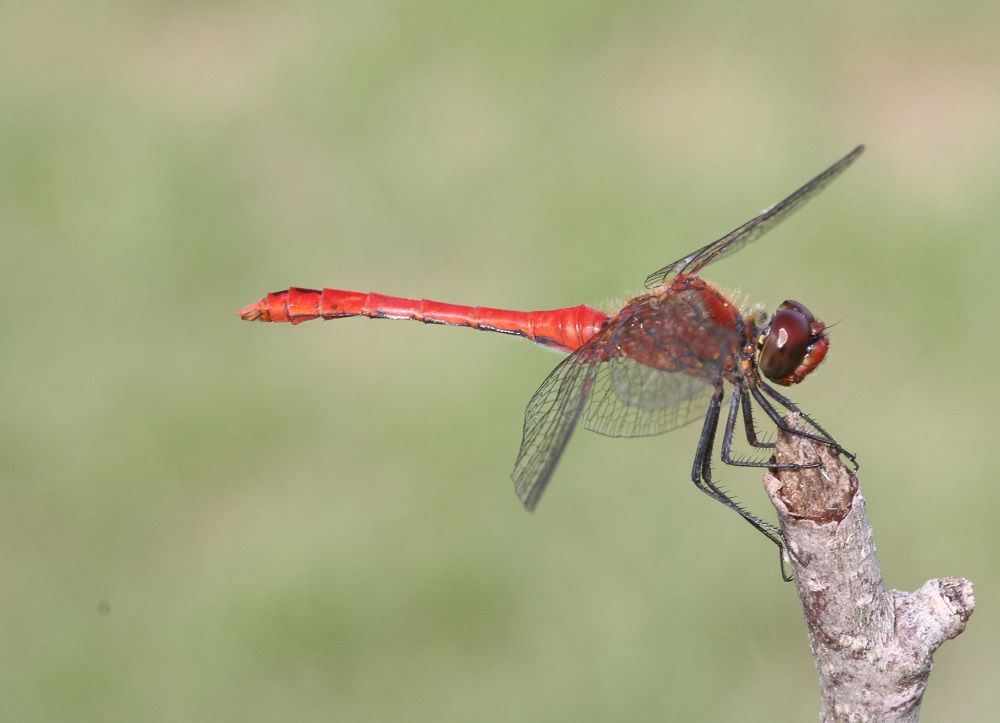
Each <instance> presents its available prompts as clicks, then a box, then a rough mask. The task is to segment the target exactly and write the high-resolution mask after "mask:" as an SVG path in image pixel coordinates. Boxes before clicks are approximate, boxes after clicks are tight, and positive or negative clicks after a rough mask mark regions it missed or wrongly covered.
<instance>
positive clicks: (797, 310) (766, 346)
mask: <svg viewBox="0 0 1000 723" xmlns="http://www.w3.org/2000/svg"><path fill="white" fill-rule="evenodd" d="M813 321H814V319H813V315H812V314H810V313H809V310H808V309H806V307H804V306H802V304H799V303H798V302H794V301H786V302H785V303H784V304H782V305H781V306H779V307H778V310H777V311H776V312H775V313H774V316H773V317H772V319H771V324H770V326H769V327H768V330H767V334H766V335H765V337H764V341H763V343H762V344H761V345H760V360H759V365H760V370H761V371H762V372H763V373H764V376H766V377H767V378H768V379H770V380H771V381H773V382H776V383H778V384H791V383H794V382H792V381H791V380H790V379H789V377H791V375H792V374H793V372H795V370H796V369H798V368H799V365H801V364H802V360H803V359H805V357H806V354H807V353H809V346H810V344H811V343H812V342H813V334H812V331H813V330H812V326H813Z"/></svg>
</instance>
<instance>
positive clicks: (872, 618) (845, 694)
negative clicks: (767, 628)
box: [764, 414, 975, 723]
mask: <svg viewBox="0 0 1000 723" xmlns="http://www.w3.org/2000/svg"><path fill="white" fill-rule="evenodd" d="M788 421H789V422H790V423H791V424H793V425H795V424H796V423H797V421H798V420H797V415H794V414H792V415H789V417H788ZM775 458H776V460H777V461H778V462H780V463H786V462H793V463H798V464H808V463H811V462H815V461H816V460H819V461H820V462H821V466H820V467H818V468H815V469H802V470H782V471H774V472H769V473H768V474H766V475H765V477H764V488H765V489H766V490H767V494H768V496H769V497H770V498H771V501H772V502H773V503H774V506H775V508H776V509H777V510H778V518H779V520H780V524H781V529H782V531H783V532H784V534H785V539H786V541H787V543H788V545H789V546H790V548H791V549H792V551H793V552H794V555H792V568H793V570H794V572H795V584H796V587H797V588H798V593H799V601H800V602H801V603H802V611H803V613H804V614H805V618H806V626H807V628H808V630H809V644H810V647H811V648H812V653H813V657H814V658H815V661H816V667H817V669H818V671H819V679H820V692H821V694H822V699H823V707H822V711H821V713H820V718H821V720H822V721H824V722H832V721H838V722H839V721H851V722H852V723H853V722H860V721H907V722H911V721H916V720H917V719H918V718H919V716H920V703H921V700H922V696H923V694H924V689H925V688H926V687H927V681H928V678H929V676H930V672H931V666H932V662H933V661H932V656H933V654H934V651H935V650H937V648H938V647H939V646H940V645H941V644H942V643H943V642H944V641H946V640H950V639H951V638H954V637H955V636H957V635H958V634H959V633H961V632H962V631H963V630H964V629H965V624H966V622H967V621H968V619H969V616H970V615H972V610H973V607H974V606H975V598H974V597H973V590H972V583H971V582H970V581H969V580H966V579H964V578H955V577H946V578H941V579H939V580H928V581H927V582H926V583H924V584H923V586H921V588H920V589H919V590H917V591H916V592H910V593H908V592H901V591H899V590H888V591H887V590H886V589H885V585H884V584H883V581H882V570H881V567H880V566H879V561H878V556H877V555H876V554H875V544H874V542H873V541H872V530H871V524H870V523H869V521H868V515H867V513H866V512H865V500H864V497H863V496H862V495H861V489H860V487H859V485H858V478H857V476H856V475H855V474H854V473H852V472H850V471H849V470H848V469H847V468H846V467H845V466H844V464H843V463H842V462H841V461H840V459H839V458H838V457H837V456H835V455H833V454H832V453H831V451H830V449H829V448H828V447H827V446H826V445H823V444H819V443H816V442H812V441H810V440H808V439H804V438H802V437H796V436H793V435H789V434H785V433H781V432H779V435H778V440H777V446H776V449H775ZM796 558H797V559H796ZM803 563H804V564H803Z"/></svg>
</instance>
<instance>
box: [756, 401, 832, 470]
mask: <svg viewBox="0 0 1000 723" xmlns="http://www.w3.org/2000/svg"><path fill="white" fill-rule="evenodd" d="M750 393H751V394H752V395H753V398H754V399H755V400H756V401H757V404H759V405H760V408H761V409H763V410H764V413H765V414H767V416H768V417H770V418H771V421H772V422H774V424H775V426H777V427H778V428H779V429H781V430H782V431H783V432H787V433H788V434H794V435H795V436H796V437H804V438H805V439H811V440H813V441H814V442H819V443H820V444H825V445H827V446H828V447H832V448H833V449H834V450H835V451H836V452H837V453H838V454H839V453H840V452H843V450H842V449H841V448H840V445H839V444H837V442H836V441H835V440H834V439H832V438H831V437H829V436H828V435H824V436H820V435H818V434H813V433H812V432H807V431H806V430H804V429H796V428H795V427H790V426H788V422H786V421H785V419H784V417H782V416H781V415H780V414H779V413H778V410H777V409H775V408H774V405H773V404H771V402H770V401H768V399H767V397H765V396H764V394H763V393H762V392H761V391H760V389H759V388H758V386H757V385H756V384H752V385H751V386H750ZM790 411H793V412H794V411H797V410H795V409H792V410H790ZM817 431H819V430H817Z"/></svg>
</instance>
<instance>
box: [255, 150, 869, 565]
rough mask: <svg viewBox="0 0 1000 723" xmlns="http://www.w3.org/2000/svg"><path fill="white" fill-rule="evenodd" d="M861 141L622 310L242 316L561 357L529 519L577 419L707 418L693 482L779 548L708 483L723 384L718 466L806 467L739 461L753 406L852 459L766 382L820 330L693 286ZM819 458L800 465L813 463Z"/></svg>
mask: <svg viewBox="0 0 1000 723" xmlns="http://www.w3.org/2000/svg"><path fill="white" fill-rule="evenodd" d="M863 150H864V146H858V147H857V148H855V149H854V150H853V151H851V152H850V153H849V154H847V155H846V156H844V157H843V158H842V159H841V160H839V161H837V162H836V163H835V164H833V165H832V166H830V167H829V168H828V169H826V170H825V171H823V172H822V173H821V174H819V175H818V176H816V177H815V178H813V179H812V180H811V181H809V182H808V183H806V184H805V185H804V186H802V187H801V188H799V189H798V190H797V191H795V192H794V193H792V194H791V195H790V196H788V197H787V198H785V199H784V200H782V201H779V202H778V203H776V204H774V205H773V206H771V207H770V208H768V209H766V210H765V211H763V212H761V213H760V214H759V215H758V216H756V217H754V218H752V219H751V220H749V221H747V222H746V223H744V224H743V225H741V226H739V227H737V228H735V229H733V230H732V231H730V232H729V233H727V234H726V235H725V236H723V237H722V238H720V239H719V240H717V241H713V242H712V243H710V244H707V245H705V246H702V247H701V248H699V249H698V250H696V251H692V252H691V253H689V254H687V255H686V256H684V257H682V258H680V259H678V260H677V261H674V262H673V263H671V264H668V265H666V266H664V267H663V268H662V269H660V270H658V271H655V272H653V273H652V274H650V275H649V276H648V277H647V278H646V288H647V289H649V290H648V291H647V292H646V293H643V294H640V295H639V296H636V297H635V298H633V299H631V300H630V301H629V302H628V303H626V304H625V306H623V307H622V308H621V310H619V311H618V312H617V313H615V314H614V315H611V316H609V315H608V314H604V313H603V312H601V311H598V310H597V309H593V308H591V307H589V306H585V305H581V306H574V307H571V308H565V309H553V310H549V311H508V310H504V309H490V308H485V307H478V306H460V305H455V304H445V303H441V302H438V301H429V300H426V299H422V300H415V299H403V298H399V297H395V296H384V295H382V294H375V293H367V294H366V293H359V292H354V291H340V290H337V289H323V290H322V291H318V290H314V289H300V288H290V289H287V290H285V291H277V292H274V293H271V294H268V295H267V296H266V297H264V298H263V299H261V300H260V301H258V302H256V303H254V304H251V305H250V306H247V307H246V308H244V309H242V310H241V311H240V312H239V315H240V316H241V317H242V318H243V319H246V320H247V321H290V322H291V323H293V324H299V323H301V322H303V321H308V320H310V319H319V318H323V319H339V318H342V317H345V316H368V317H371V318H377V319H413V320H416V321H422V322H424V323H427V324H449V325H453V326H467V327H471V328H473V329H481V330H484V331H496V332H500V333H504V334H514V335H517V336H522V337H525V338H527V339H530V340H531V341H533V342H536V343H538V344H543V345H545V346H548V347H552V348H555V349H558V350H560V351H563V352H567V353H568V356H567V357H566V358H565V359H564V360H563V361H562V362H561V363H560V364H559V365H558V366H557V367H556V368H555V369H554V370H553V371H552V373H551V374H549V376H548V377H547V378H546V379H545V381H544V382H542V386H541V387H539V389H538V391H537V392H535V395H534V396H533V397H532V398H531V401H529V402H528V406H527V409H526V410H525V415H524V436H523V438H522V440H521V450H520V452H519V453H518V455H517V461H516V462H515V463H514V471H513V473H512V475H511V476H512V477H513V479H514V486H515V489H516V491H517V494H518V496H519V497H520V498H521V500H522V502H523V503H524V506H525V507H526V508H528V509H529V510H531V509H534V507H535V505H536V504H538V500H539V498H540V497H541V496H542V492H544V491H545V487H546V485H547V484H548V482H549V479H550V478H551V477H552V473H553V471H554V470H555V468H556V463H557V462H558V461H559V457H560V456H561V455H562V453H563V449H565V447H566V443H567V442H568V441H569V438H570V435H571V434H572V433H573V429H574V428H575V427H576V425H577V423H578V422H579V421H581V420H582V421H583V425H584V426H585V427H587V428H588V429H591V430H593V431H595V432H599V433H601V434H605V435H608V436H611V437H640V436H647V435H654V434H661V433H663V432H667V431H670V430H672V429H675V428H677V427H680V426H682V425H685V424H688V423H690V422H693V421H695V420H696V419H699V418H702V419H703V420H704V422H703V424H702V429H701V434H700V436H699V438H698V446H697V447H696V450H695V455H694V464H693V466H692V469H691V479H692V480H693V481H694V483H695V485H696V486H697V487H698V488H699V489H700V490H701V491H702V492H705V493H706V494H707V495H708V496H709V497H712V498H714V499H716V500H718V501H719V502H721V503H722V504H724V505H726V506H727V507H729V508H731V509H733V510H735V511H736V512H738V513H739V514H740V515H741V516H742V517H743V518H744V519H745V520H747V521H748V522H749V523H750V524H751V525H753V526H754V527H755V528H756V529H757V530H759V531H760V532H761V533H763V534H764V536H765V537H767V538H768V539H769V540H771V541H772V542H773V543H775V544H776V545H778V547H779V548H780V549H784V541H783V539H782V536H781V532H780V530H778V529H777V528H776V527H775V526H774V525H771V524H769V523H767V522H764V521H763V520H761V519H760V518H759V517H756V516H755V515H753V514H751V513H750V512H748V511H747V510H746V509H744V508H743V507H742V506H740V505H739V504H738V503H737V502H735V501H734V500H733V499H731V498H730V497H729V495H728V494H726V492H725V491H724V490H723V489H722V488H720V487H719V485H718V484H717V483H716V482H715V480H714V479H713V477H712V456H713V455H712V448H713V445H714V443H715V438H716V434H717V430H718V426H719V418H720V415H721V411H722V406H723V396H724V393H725V389H726V383H728V384H730V385H732V393H731V396H730V401H729V409H728V416H727V418H726V426H725V431H724V433H723V437H722V451H721V455H720V456H721V459H722V461H723V462H724V463H725V464H728V465H733V466H737V467H767V468H771V469H787V468H795V469H798V468H801V466H796V465H785V466H783V465H778V464H775V463H774V462H772V461H762V460H747V459H740V458H736V457H734V456H733V453H732V443H733V435H734V433H735V430H736V426H737V423H738V421H739V419H740V416H741V411H742V421H743V427H744V430H745V434H746V438H747V441H748V442H749V444H750V445H751V446H752V447H755V448H758V449H768V448H772V447H773V446H774V444H773V443H767V442H763V441H761V440H760V439H759V438H758V436H757V432H756V427H755V424H754V419H753V402H756V403H757V405H758V406H759V407H760V408H761V409H762V410H763V412H764V414H766V415H767V416H768V417H769V418H770V419H771V421H772V422H773V423H774V424H775V425H776V426H777V427H779V428H781V429H783V430H785V431H786V432H789V433H791V434H795V435H799V436H803V437H808V438H810V439H813V440H817V441H819V442H821V443H823V444H826V445H828V446H829V447H830V448H831V449H833V450H834V451H835V452H836V453H837V454H843V455H845V456H846V457H847V458H848V459H850V461H851V462H852V463H853V464H854V465H855V467H856V466H857V463H856V460H855V457H854V455H852V454H850V453H849V452H847V451H846V450H845V449H844V448H843V447H841V446H840V444H839V443H838V442H837V441H836V440H835V439H834V438H833V437H832V436H831V435H830V434H829V433H828V432H827V431H826V430H825V429H823V427H821V426H820V425H819V423H818V422H816V420H815V419H813V418H811V417H810V416H809V415H807V414H804V413H803V412H802V411H801V410H800V409H799V408H798V407H797V406H796V405H795V404H794V403H793V402H792V401H791V400H790V399H788V398H787V397H785V396H784V395H783V394H781V393H780V392H779V391H778V390H777V389H775V388H774V387H773V386H771V385H770V384H768V383H767V382H766V381H765V380H764V379H763V378H762V377H761V374H763V376H764V377H766V378H767V379H768V380H770V381H771V382H773V383H774V384H777V385H780V386H790V385H793V384H798V383H799V382H801V381H802V380H803V379H805V378H806V376H808V375H809V373H810V372H812V371H813V370H814V369H815V368H816V367H817V366H818V365H819V364H820V362H822V361H823V358H824V356H826V352H827V349H828V348H829V346H830V340H829V337H828V336H827V335H826V333H825V327H824V325H823V323H822V322H821V321H819V320H818V319H816V318H815V317H814V316H813V315H812V314H811V313H810V312H809V310H808V309H807V308H806V307H805V306H803V305H802V304H800V303H799V302H797V301H785V302H784V303H783V304H781V305H780V306H779V307H778V308H777V310H776V311H775V312H774V313H773V314H771V315H770V316H768V315H766V314H764V313H763V312H762V311H760V310H742V309H740V308H739V307H738V305H737V304H736V303H734V301H733V300H732V299H731V298H729V297H728V296H727V295H726V294H725V293H723V292H722V291H720V290H719V289H717V288H716V287H714V286H712V285H711V284H709V283H708V282H706V281H703V280H702V279H700V278H699V277H698V274H699V272H700V271H701V270H702V269H703V268H705V267H706V266H708V265H709V264H710V263H713V262H714V261H717V260H719V259H721V258H723V257H725V256H728V255H730V254H732V253H734V252H736V251H738V250H739V249H741V248H743V247H744V246H746V245H747V244H748V243H750V242H751V241H754V240H756V239H757V238H758V237H760V236H762V235H763V234H764V233H766V232H767V231H770V230H771V229H772V228H774V227H775V226H776V225H778V224H779V223H780V222H781V221H783V220H785V219H786V218H788V216H789V215H790V214H792V213H793V212H794V211H795V210H796V209H798V208H799V207H801V206H802V205H803V204H804V203H805V202H806V201H808V200H809V199H810V198H812V197H813V196H815V195H816V194H817V193H819V192H820V191H821V190H823V188H825V187H826V186H827V185H828V184H829V183H830V182H831V181H833V179H835V178H836V177H837V176H838V175H840V174H841V173H842V172H843V171H844V170H845V169H846V168H847V167H848V166H849V165H851V163H853V162H854V161H855V159H857V157H858V156H859V155H861V153H862V151H863ZM779 409H784V410H789V411H793V412H798V413H799V414H800V418H801V419H802V420H804V421H805V422H806V423H807V425H808V428H807V429H793V428H789V426H788V425H787V423H786V422H785V420H784V419H783V417H782V413H781V411H779ZM817 465H818V463H816V464H813V465H806V466H817Z"/></svg>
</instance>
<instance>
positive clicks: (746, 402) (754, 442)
mask: <svg viewBox="0 0 1000 723" xmlns="http://www.w3.org/2000/svg"><path fill="white" fill-rule="evenodd" d="M737 390H738V391H739V394H740V406H741V407H742V408H743V427H744V429H745V430H746V433H747V442H749V443H750V446H751V447H757V448H759V449H774V442H762V441H760V439H758V438H757V425H756V424H755V423H754V420H753V402H752V401H751V400H750V392H748V391H747V388H746V385H745V384H740V385H738V386H737Z"/></svg>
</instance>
